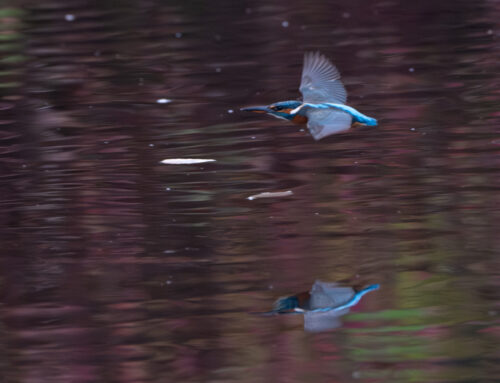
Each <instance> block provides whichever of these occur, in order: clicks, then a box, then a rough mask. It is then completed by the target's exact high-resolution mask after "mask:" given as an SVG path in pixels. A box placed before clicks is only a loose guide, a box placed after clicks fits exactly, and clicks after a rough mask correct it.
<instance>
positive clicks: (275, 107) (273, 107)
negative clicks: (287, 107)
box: [271, 105, 283, 112]
mask: <svg viewBox="0 0 500 383" xmlns="http://www.w3.org/2000/svg"><path fill="white" fill-rule="evenodd" d="M271 109H272V110H274V111H275V112H277V111H278V110H281V109H283V107H282V106H278V105H275V106H272V107H271Z"/></svg>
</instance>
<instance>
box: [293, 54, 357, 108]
mask: <svg viewBox="0 0 500 383" xmlns="http://www.w3.org/2000/svg"><path fill="white" fill-rule="evenodd" d="M299 90H300V92H301V93H302V97H303V101H304V102H309V103H312V104H319V103H322V102H332V103H337V104H345V102H346V101H347V92H346V90H345V88H344V85H343V84H342V81H341V80H340V73H339V71H338V70H337V68H336V67H335V65H333V64H332V63H331V62H330V61H329V60H328V59H327V58H326V57H325V56H323V55H322V54H321V53H319V52H314V53H313V52H308V53H306V54H305V55H304V68H303V69H302V80H301V82H300V88H299Z"/></svg>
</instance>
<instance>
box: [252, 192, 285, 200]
mask: <svg viewBox="0 0 500 383" xmlns="http://www.w3.org/2000/svg"><path fill="white" fill-rule="evenodd" d="M290 195H293V191H291V190H287V191H283V192H264V193H259V194H255V195H251V196H250V197H248V199H249V200H250V201H253V200H254V199H259V198H274V197H288V196H290Z"/></svg>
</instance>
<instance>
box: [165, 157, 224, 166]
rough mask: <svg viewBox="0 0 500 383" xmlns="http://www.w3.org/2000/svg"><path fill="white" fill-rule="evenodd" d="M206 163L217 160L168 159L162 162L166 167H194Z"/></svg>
mask: <svg viewBox="0 0 500 383" xmlns="http://www.w3.org/2000/svg"><path fill="white" fill-rule="evenodd" d="M204 162H215V160H213V159H208V158H167V159H165V160H163V161H161V163H162V164H166V165H192V164H202V163H204Z"/></svg>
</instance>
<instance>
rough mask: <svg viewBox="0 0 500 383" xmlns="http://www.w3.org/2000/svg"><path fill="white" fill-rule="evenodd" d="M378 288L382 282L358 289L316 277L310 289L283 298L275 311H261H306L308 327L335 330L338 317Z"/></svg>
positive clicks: (270, 312) (305, 322)
mask: <svg viewBox="0 0 500 383" xmlns="http://www.w3.org/2000/svg"><path fill="white" fill-rule="evenodd" d="M378 288H379V285H376V284H375V285H370V286H367V287H365V288H363V289H361V290H359V291H355V290H354V289H353V288H352V287H347V286H345V287H344V286H339V285H338V284H337V283H335V282H330V283H328V282H321V281H316V282H314V284H313V286H312V287H311V289H310V290H309V291H306V292H302V293H299V294H296V295H292V296H288V297H284V298H280V299H278V300H277V301H276V302H275V303H274V309H273V310H272V311H268V312H265V313H261V314H260V315H266V316H268V315H283V314H303V315H304V328H305V330H306V331H310V332H320V331H327V330H332V329H335V328H337V327H340V326H341V325H342V322H341V321H340V319H339V318H340V317H341V316H343V315H346V314H347V313H348V312H349V309H350V308H351V307H353V306H355V305H356V304H357V303H358V302H359V301H360V300H361V298H362V297H363V295H365V294H366V293H368V292H370V291H373V290H377V289H378Z"/></svg>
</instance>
